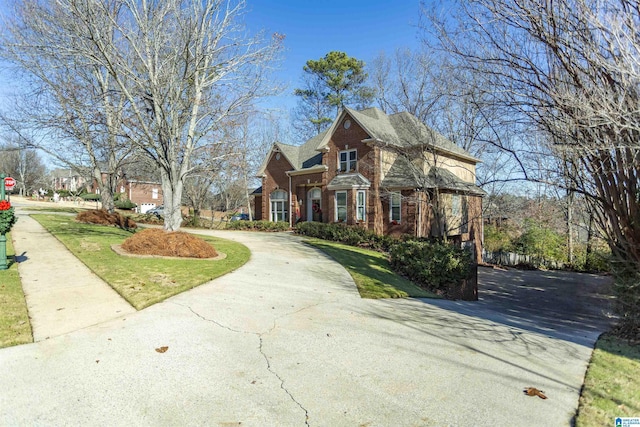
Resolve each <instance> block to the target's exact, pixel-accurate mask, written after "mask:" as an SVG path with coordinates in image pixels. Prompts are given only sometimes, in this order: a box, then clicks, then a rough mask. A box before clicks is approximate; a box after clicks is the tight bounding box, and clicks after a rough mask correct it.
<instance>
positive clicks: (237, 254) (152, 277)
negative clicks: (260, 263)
mask: <svg viewBox="0 0 640 427" xmlns="http://www.w3.org/2000/svg"><path fill="white" fill-rule="evenodd" d="M33 218H34V219H35V220H37V221H38V222H39V223H40V224H42V226H44V227H45V228H46V229H47V230H48V231H49V232H50V233H51V234H53V235H54V236H55V237H56V238H58V240H60V241H61V242H62V243H63V244H64V245H65V246H66V247H67V248H68V249H69V250H70V251H71V252H72V253H73V254H74V255H75V256H76V257H77V258H78V259H80V260H81V261H82V262H83V263H84V264H85V265H86V266H87V267H89V268H90V269H91V270H93V272H95V273H96V274H97V275H98V276H100V277H101V278H102V279H103V280H104V281H105V282H107V283H108V284H109V285H111V287H113V289H115V290H116V291H117V292H118V293H119V294H120V295H122V296H123V297H124V298H125V299H126V300H127V301H129V303H130V304H131V305H132V306H133V307H135V308H136V309H138V310H139V309H142V308H145V307H148V306H150V305H152V304H155V303H157V302H160V301H163V300H165V299H166V298H168V297H170V296H172V295H176V294H179V293H181V292H184V291H186V290H188V289H191V288H193V287H195V286H198V285H201V284H203V283H206V282H208V281H210V280H213V279H215V278H217V277H220V276H222V275H224V274H226V273H229V272H230V271H233V270H235V269H237V268H239V267H240V266H242V265H243V264H244V263H246V262H247V261H248V260H249V257H250V255H251V254H250V252H249V249H248V248H247V247H246V246H244V245H242V244H239V243H236V242H231V241H229V240H225V239H218V238H215V237H208V236H200V237H202V238H203V239H204V240H206V241H207V242H210V243H211V244H212V245H213V246H214V247H215V248H216V250H217V251H218V252H222V253H224V254H226V255H227V257H226V259H223V260H217V261H211V260H196V259H166V258H133V257H127V256H120V255H118V254H116V253H115V252H114V251H113V250H112V249H111V245H113V244H120V243H122V242H123V241H124V240H125V239H127V238H128V237H129V236H131V233H129V232H127V231H124V230H121V229H119V228H116V227H108V226H101V225H91V224H81V223H78V222H76V221H74V219H73V218H70V217H68V216H62V215H47V214H37V215H33Z"/></svg>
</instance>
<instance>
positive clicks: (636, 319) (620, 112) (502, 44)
mask: <svg viewBox="0 0 640 427" xmlns="http://www.w3.org/2000/svg"><path fill="white" fill-rule="evenodd" d="M430 16H431V18H432V19H431V20H430V25H431V28H436V29H437V37H438V38H439V41H440V43H441V47H442V48H444V50H446V51H447V52H449V53H450V54H452V57H453V58H455V62H456V64H457V66H458V67H461V68H462V69H464V70H465V71H466V72H468V73H471V74H473V75H474V76H475V79H474V83H477V82H480V83H481V84H482V86H483V87H485V88H492V89H491V94H492V102H493V103H494V105H496V106H498V107H499V108H501V109H502V110H503V111H504V115H505V116H506V117H508V118H510V119H511V120H512V121H513V122H514V123H518V122H519V123H526V124H528V127H529V128H530V129H531V130H532V131H533V132H535V133H537V134H538V135H539V138H540V140H541V141H544V142H545V144H544V146H545V148H546V151H544V152H545V153H546V155H547V156H549V157H552V156H553V157H554V158H555V159H556V160H555V167H553V161H548V162H544V161H543V162H541V163H540V164H542V165H545V166H546V165H548V166H550V167H549V168H545V170H544V171H541V172H547V173H548V175H549V177H548V181H549V182H553V183H556V184H558V185H561V186H562V185H564V186H565V187H568V188H567V189H568V190H570V191H574V192H576V193H580V194H583V195H585V196H587V198H588V200H589V201H590V202H591V204H592V208H593V212H594V213H595V215H596V218H597V219H598V222H599V225H600V227H601V228H602V230H604V232H605V235H606V238H607V240H608V243H609V246H610V248H611V251H612V253H613V255H614V262H613V265H612V267H613V271H614V274H615V277H616V289H617V295H618V299H617V302H618V306H619V309H620V314H621V330H623V332H625V333H627V334H630V335H634V334H635V335H637V334H640V332H639V331H640V316H639V315H638V313H640V289H639V288H638V286H637V282H638V281H639V280H640V221H638V218H640V207H639V194H640V193H639V191H638V190H639V189H638V184H637V183H638V178H640V176H639V175H640V162H639V161H638V160H639V159H638V154H639V148H640V146H639V145H638V141H639V140H640V113H639V112H640V109H639V108H638V106H639V105H640V93H639V91H640V74H639V73H640V71H639V70H640V67H639V66H638V65H639V62H640V59H639V58H640V33H638V31H637V28H638V27H639V26H640V9H638V7H637V2H635V1H629V0H616V1H602V0H563V1H557V2H551V1H543V2H539V1H534V0H524V1H497V0H495V1H494V0H478V1H474V2H463V3H460V4H459V7H458V9H457V11H453V12H452V11H450V14H449V15H448V17H447V19H446V20H441V19H438V18H437V17H436V15H430ZM525 148H527V147H525ZM526 151H529V150H523V152H526ZM542 152H543V151H541V153H542ZM563 164H564V167H562V166H559V165H563ZM540 177H541V179H542V178H544V177H543V174H540Z"/></svg>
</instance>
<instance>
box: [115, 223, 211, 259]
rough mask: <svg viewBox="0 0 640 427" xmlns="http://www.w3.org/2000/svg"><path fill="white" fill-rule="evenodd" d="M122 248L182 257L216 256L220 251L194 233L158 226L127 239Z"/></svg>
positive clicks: (139, 252)
mask: <svg viewBox="0 0 640 427" xmlns="http://www.w3.org/2000/svg"><path fill="white" fill-rule="evenodd" d="M121 247H122V249H123V250H125V251H127V252H129V253H132V254H137V255H155V256H169V257H181V258H215V257H217V256H218V252H217V251H216V250H215V248H214V247H213V246H212V245H211V244H210V243H207V242H206V241H204V240H203V239H201V238H199V237H196V236H194V235H193V234H189V233H184V232H182V231H173V232H167V231H164V230H161V229H158V228H151V229H147V230H142V231H139V232H137V233H136V234H134V235H133V236H131V237H129V238H128V239H127V240H125V241H124V242H123V243H122V245H121Z"/></svg>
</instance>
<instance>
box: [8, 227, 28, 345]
mask: <svg viewBox="0 0 640 427" xmlns="http://www.w3.org/2000/svg"><path fill="white" fill-rule="evenodd" d="M6 237H7V263H8V265H9V268H8V269H7V270H0V348H2V347H9V346H13V345H19V344H26V343H30V342H33V334H32V332H31V323H30V322H29V312H28V310H27V303H26V301H25V298H24V292H23V290H22V283H21V282H20V275H19V274H18V264H17V263H16V262H14V261H13V259H14V258H13V257H14V255H15V250H14V249H13V243H12V241H11V233H8V234H7V235H6Z"/></svg>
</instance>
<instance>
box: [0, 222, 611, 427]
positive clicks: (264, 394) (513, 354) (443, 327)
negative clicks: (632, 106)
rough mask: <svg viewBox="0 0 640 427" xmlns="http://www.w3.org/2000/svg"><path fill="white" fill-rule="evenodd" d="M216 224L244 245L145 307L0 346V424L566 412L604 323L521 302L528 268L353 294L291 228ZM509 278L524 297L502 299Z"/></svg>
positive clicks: (319, 422) (470, 419)
mask: <svg viewBox="0 0 640 427" xmlns="http://www.w3.org/2000/svg"><path fill="white" fill-rule="evenodd" d="M215 234H216V235H218V236H221V237H226V238H229V239H232V240H237V241H240V242H242V243H244V244H246V245H247V246H248V247H249V248H250V249H251V250H252V258H251V260H250V261H249V262H248V263H247V264H246V265H245V266H244V267H242V268H240V269H239V270H237V271H235V272H233V273H231V274H228V275H226V276H224V277H222V278H219V279H217V280H214V281H212V282H210V283H208V284H205V285H203V286H200V287H198V288H196V289H193V290H191V291H189V292H186V293H183V294H181V295H178V296H176V297H173V298H171V299H169V300H167V301H165V302H163V303H160V304H156V305H154V306H152V307H149V308H148V309H145V310H143V311H140V312H136V313H133V314H127V315H126V316H123V317H120V318H116V319H115V320H111V321H108V322H105V323H101V324H99V325H96V326H91V327H88V328H85V329H82V330H79V331H75V332H72V333H69V334H66V335H62V336H59V337H55V338H51V339H48V340H44V341H41V342H38V343H35V344H29V345H23V346H18V347H13V348H7V349H3V350H0V424H1V425H123V426H125V425H219V426H239V425H242V426H276V425H278V426H304V425H310V426H390V425H393V426H422V425H424V426H429V425H437V426H443V425H452V426H471V425H473V426H478V425H481V426H496V425H531V426H534V425H536V426H537V425H539V426H566V425H569V424H570V422H571V419H572V416H573V415H574V411H575V409H576V407H577V401H578V396H579V392H580V387H581V385H582V379H583V376H584V373H585V369H586V366H587V363H588V360H589V357H590V355H591V350H592V345H593V342H594V340H595V339H596V337H597V335H598V334H599V332H600V331H602V330H604V329H605V328H606V325H607V323H606V321H602V318H603V317H604V316H603V315H596V314H594V315H593V316H594V320H593V322H587V323H588V324H587V323H585V325H584V327H582V326H581V323H580V322H579V321H576V322H574V321H573V320H564V317H566V316H569V317H571V316H573V314H569V313H563V312H560V313H552V312H547V311H546V310H545V311H544V316H535V315H536V313H539V312H540V309H539V308H536V307H535V306H530V307H528V308H526V306H527V304H534V303H537V302H540V303H543V302H544V301H543V300H542V299H538V297H539V296H540V297H542V296H546V295H550V293H549V292H548V291H547V290H541V291H535V292H534V291H530V290H527V289H526V288H529V287H533V283H535V286H534V287H535V288H538V287H540V286H541V284H540V283H538V282H537V281H534V282H530V278H529V276H527V274H520V273H519V272H515V273H513V272H499V271H489V270H482V271H481V272H480V282H481V292H482V290H483V288H484V287H485V286H489V285H490V288H487V289H488V290H489V289H490V292H486V293H485V294H486V298H485V299H483V300H482V301H480V302H475V303H473V302H457V301H436V300H415V299H404V300H363V299H361V298H360V297H359V295H358V293H357V291H356V289H355V285H354V284H353V282H352V280H351V278H350V276H349V275H348V274H347V273H346V271H345V270H344V269H342V267H340V266H339V265H337V264H336V263H335V262H333V261H332V260H331V259H329V258H327V257H326V256H325V255H323V254H322V253H320V252H318V251H317V250H315V249H313V248H310V247H307V246H306V245H304V244H303V243H301V242H300V239H299V238H297V237H296V236H291V235H289V234H260V233H241V232H234V233H223V232H216V233H215ZM572 277H573V276H572ZM578 277H579V279H578V280H579V281H581V282H589V283H591V282H594V283H596V284H595V285H594V286H595V287H594V289H596V288H598V289H599V287H600V286H601V285H598V283H599V282H600V281H601V279H600V278H598V277H594V276H587V275H584V276H578ZM564 278H565V276H562V275H560V276H554V275H552V276H551V278H550V280H549V281H548V282H547V281H546V280H545V281H544V283H551V284H552V286H558V287H560V286H562V284H563V283H565V282H563V280H564ZM509 282H511V284H509ZM529 283H532V284H531V285H530V284H529ZM544 283H542V285H544ZM566 283H569V281H567V282H566ZM512 285H515V286H516V287H518V286H520V287H521V288H522V289H521V290H522V291H523V292H522V293H523V294H526V293H529V294H530V295H534V296H535V298H533V299H529V300H527V301H525V300H521V301H520V300H519V301H518V302H517V303H514V304H512V303H510V302H509V300H508V299H507V296H508V295H507V294H508V292H510V291H509V289H511V288H512ZM568 286H573V287H576V286H578V285H577V284H576V282H575V281H574V282H571V284H570V285H568ZM580 286H581V285H580ZM501 289H502V290H501ZM538 292H539V294H538ZM593 293H594V294H597V292H596V291H594V292H593ZM549 298H551V297H549ZM551 299H552V298H551ZM606 303H607V301H606V300H605V301H604V304H605V305H606ZM546 305H547V303H545V306H546ZM570 308H571V309H572V310H573V311H572V313H573V312H575V313H576V316H577V318H578V319H580V318H581V317H582V316H586V315H583V314H581V312H580V310H581V307H579V304H577V305H574V306H572V307H570ZM606 310H608V308H606V307H605V311H606ZM589 311H590V312H591V310H589ZM565 315H566V316H565ZM554 316H560V318H558V320H557V321H556V320H554V319H555V317H554ZM572 322H573V323H572ZM162 346H167V347H168V349H167V351H166V352H164V353H160V352H158V351H156V349H158V348H160V347H162ZM527 386H534V387H537V388H539V389H542V390H544V391H545V392H546V394H547V396H548V397H549V398H548V399H547V400H541V399H539V398H537V397H528V396H525V395H524V394H523V393H522V389H523V387H527Z"/></svg>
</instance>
